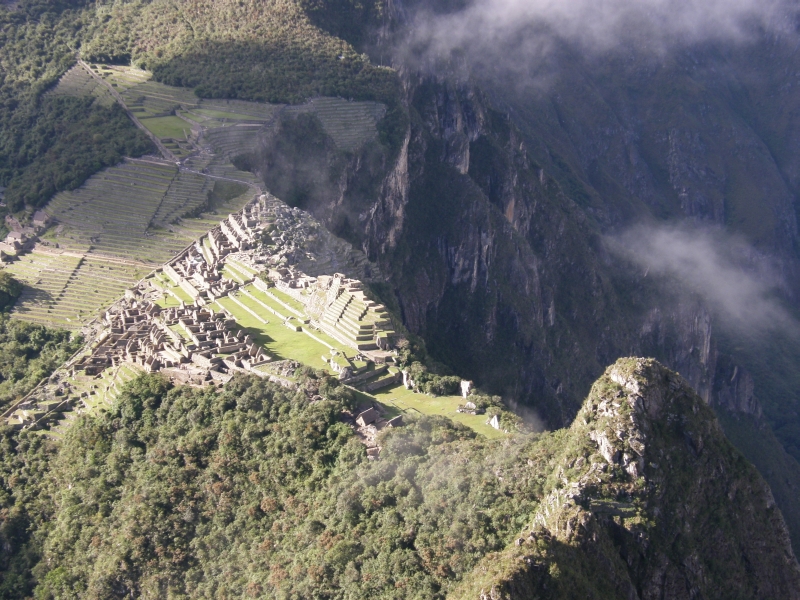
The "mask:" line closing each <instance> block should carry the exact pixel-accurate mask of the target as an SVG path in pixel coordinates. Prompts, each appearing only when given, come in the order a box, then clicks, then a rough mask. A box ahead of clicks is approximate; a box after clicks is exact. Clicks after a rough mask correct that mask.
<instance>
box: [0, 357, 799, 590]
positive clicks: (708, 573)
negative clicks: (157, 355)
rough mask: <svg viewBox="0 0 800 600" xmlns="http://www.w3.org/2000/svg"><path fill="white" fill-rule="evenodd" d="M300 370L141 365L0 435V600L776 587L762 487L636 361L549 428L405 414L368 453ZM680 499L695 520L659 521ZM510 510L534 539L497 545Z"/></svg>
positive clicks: (775, 521) (788, 563)
mask: <svg viewBox="0 0 800 600" xmlns="http://www.w3.org/2000/svg"><path fill="white" fill-rule="evenodd" d="M301 380H302V381H303V385H302V386H301V388H300V389H298V390H296V391H291V390H287V389H285V388H280V387H278V386H275V385H273V384H269V383H265V382H264V381H263V380H258V379H255V378H249V379H248V378H237V379H235V380H234V381H233V382H231V383H230V384H229V385H228V386H226V388H225V389H224V390H223V391H214V390H206V391H198V390H192V389H189V388H172V389H170V386H169V385H168V384H167V383H166V382H165V380H163V379H161V378H160V377H158V376H142V377H141V378H139V379H138V380H135V381H133V382H131V383H130V384H128V387H127V389H126V391H125V392H123V394H121V395H120V396H119V398H118V399H117V401H116V404H115V406H114V407H113V408H112V410H111V411H109V412H108V413H106V414H102V415H100V416H96V417H89V416H84V417H81V418H80V419H79V420H78V422H76V423H75V425H74V426H73V427H72V428H71V430H70V431H69V433H68V434H67V435H66V436H65V437H64V439H63V440H62V441H61V442H60V444H59V445H58V446H56V445H54V444H53V443H52V442H49V441H47V440H46V439H45V438H42V437H39V436H36V435H35V434H31V433H24V434H22V435H20V434H15V433H12V432H10V431H7V430H6V431H3V432H2V451H3V462H2V466H1V467H0V469H2V471H1V472H0V482H2V497H1V498H0V501H1V502H2V507H3V512H2V513H1V516H0V519H2V520H1V521H0V533H1V534H2V536H3V544H4V547H5V548H6V549H7V552H6V554H5V555H4V564H3V568H4V569H5V571H4V575H3V583H2V584H0V585H1V586H2V587H0V590H2V594H3V597H7V598H17V597H19V598H22V597H25V596H26V595H29V594H31V593H32V592H33V591H34V590H35V592H34V594H35V597H36V598H123V597H130V596H131V595H132V596H135V597H175V598H182V597H186V598H212V597H220V596H223V595H224V596H226V597H231V598H233V597H237V598H238V597H264V596H266V597H278V598H355V597H357V598H366V597H369V598H398V599H400V598H444V597H445V596H448V595H449V594H450V593H458V594H461V593H462V592H463V590H465V589H467V588H460V589H461V591H458V592H457V591H456V588H455V586H456V585H457V584H458V583H459V582H460V581H464V585H465V586H477V587H473V588H472V589H473V590H474V591H473V592H472V593H471V594H467V595H466V597H473V598H474V597H476V596H477V595H478V594H479V591H480V590H479V588H480V586H483V587H484V589H485V591H489V589H490V588H492V587H495V588H496V589H497V591H504V593H508V594H510V597H513V598H517V597H520V598H522V597H528V596H525V595H524V593H523V592H522V591H521V590H529V589H539V590H540V591H541V590H543V589H547V590H549V591H548V592H547V593H549V594H551V596H547V597H568V596H566V595H563V594H562V595H559V593H560V592H559V590H561V591H562V592H564V593H565V594H566V593H568V592H569V591H570V590H572V591H573V592H576V591H577V592H576V593H580V595H581V597H584V595H585V594H590V595H591V594H594V597H598V598H623V597H624V598H629V597H631V596H630V595H629V592H628V591H626V590H629V589H631V588H630V587H626V586H633V587H637V586H640V587H641V586H644V587H645V589H650V588H649V586H650V584H648V583H647V581H649V579H652V578H657V577H658V576H659V575H658V574H659V573H664V572H666V573H668V574H670V577H672V578H673V579H674V580H675V581H676V582H681V581H683V580H685V581H687V582H688V583H687V585H688V586H689V587H692V586H694V587H696V589H698V590H700V591H701V592H702V594H703V597H706V598H730V597H731V596H730V595H727V594H728V592H729V589H728V587H726V586H730V585H734V584H735V585H736V586H738V587H737V592H738V597H741V598H765V597H778V596H780V597H781V598H790V597H793V596H792V595H791V594H792V593H796V591H797V589H798V588H797V587H792V586H794V585H796V584H797V582H798V581H800V570H799V569H798V566H797V563H796V561H795V559H794V557H793V555H792V554H791V549H790V547H789V542H788V535H787V533H786V530H785V526H784V525H783V521H782V519H781V516H780V512H779V511H778V510H777V509H775V508H774V507H770V506H771V505H770V498H769V493H768V491H767V489H766V487H765V485H764V483H763V481H762V480H761V479H760V477H759V476H758V475H757V474H756V472H755V470H754V469H753V468H752V467H751V466H749V465H748V464H747V463H746V462H745V461H744V460H743V459H742V458H741V456H740V455H738V453H737V452H736V451H735V450H734V449H733V448H732V446H730V444H729V443H728V442H727V441H726V440H725V439H724V437H723V436H722V435H721V433H720V430H719V427H718V425H717V424H716V422H715V420H714V417H713V415H712V414H711V413H710V411H709V409H708V408H707V407H705V406H704V405H703V403H702V400H700V399H699V398H698V397H697V396H696V395H695V394H694V393H693V392H692V391H691V390H690V389H689V388H688V387H686V386H685V384H684V383H683V382H681V380H680V379H679V378H678V377H677V376H675V375H674V374H672V373H670V372H668V371H667V370H665V369H663V367H661V366H660V365H658V364H656V363H653V362H647V361H635V360H628V361H620V363H618V364H617V365H615V366H614V368H612V369H610V370H609V374H608V375H607V376H606V377H605V378H603V379H602V380H601V381H599V382H598V383H597V384H596V385H595V388H594V391H593V393H592V396H591V397H590V398H589V399H588V400H587V403H586V405H585V408H584V410H583V411H582V413H581V416H580V417H579V420H578V421H576V423H575V424H574V425H573V427H572V428H571V429H569V430H563V431H560V432H556V433H553V434H545V435H542V436H539V437H533V438H526V437H524V436H523V437H517V438H510V439H506V440H498V441H495V442H488V441H486V440H484V439H482V438H480V437H479V436H477V435H476V434H475V433H473V432H471V431H469V430H467V429H465V428H463V427H460V426H458V425H455V424H453V423H452V422H451V421H449V420H447V419H441V418H428V417H420V418H419V419H412V420H411V422H409V423H407V424H406V426H404V427H402V428H398V429H389V430H387V431H385V432H384V433H383V434H382V444H383V450H382V452H381V457H380V459H379V460H377V461H372V460H368V459H367V457H366V452H365V447H364V446H363V445H362V443H361V442H360V441H359V440H358V438H357V437H356V436H355V434H354V432H353V431H352V430H351V429H350V427H349V426H347V425H346V424H344V423H342V422H341V420H340V415H341V411H342V410H343V409H346V408H347V407H348V403H349V402H351V401H352V400H351V399H350V398H349V397H348V394H346V393H342V392H341V388H338V387H336V385H335V383H334V382H333V381H331V380H328V379H325V378H323V379H317V376H316V375H314V374H313V373H310V372H305V374H304V375H302V376H301ZM617 380H619V381H622V382H623V383H621V384H617V383H615V382H616V381H617ZM636 385H638V386H639V387H637V388H636V389H633V387H635V386H636ZM620 386H621V387H620ZM625 386H628V387H625ZM631 386H633V387H631ZM629 388H630V389H629ZM626 390H628V391H627V392H626ZM318 393H322V394H324V395H325V396H326V397H327V398H328V399H325V400H321V401H320V400H316V401H313V400H311V398H313V397H314V396H316V395H317V394H318ZM626 393H628V394H629V395H628V396H627V397H626V396H625V394H626ZM637 398H638V400H637ZM637 402H638V404H637ZM612 405H613V406H612ZM618 405H622V408H615V407H617V406H618ZM617 410H618V411H619V412H620V416H619V418H620V419H623V421H624V429H625V431H626V432H627V434H628V435H627V436H625V437H624V438H623V439H622V440H617V439H616V438H613V432H611V433H609V432H610V431H611V430H612V429H613V428H614V427H619V426H621V425H620V424H619V423H617V421H616V420H615V419H617V416H616V412H615V411H617ZM604 411H605V412H604ZM628 416H631V417H632V419H629V418H628ZM620 423H622V421H620ZM592 432H594V433H593V434H592ZM604 440H605V441H604ZM617 450H619V452H618V453H617ZM637 461H638V462H637ZM656 461H658V465H656ZM631 465H639V466H638V467H636V468H634V467H632V466H631ZM708 469H722V470H723V472H724V477H722V478H721V479H720V478H711V479H708V478H706V477H705V473H706V471H707V470H708ZM700 474H703V476H701V477H696V476H695V475H700ZM726 490H730V494H733V496H730V498H729V497H728V496H726V494H727V493H728V492H727V491H726ZM571 492H574V493H571ZM565 494H566V496H565ZM554 495H555V496H559V498H561V497H562V496H564V498H561V500H559V501H558V502H556V504H555V505H554V500H553V497H554ZM567 498H569V500H567ZM765 503H766V506H762V505H763V504H765ZM554 509H555V510H554ZM575 511H577V513H576V514H578V517H575V516H574V515H573V513H574V512H575ZM676 511H677V512H676ZM681 511H688V512H687V513H686V514H692V515H695V514H696V515H697V516H698V519H694V520H693V525H696V526H697V528H696V529H694V527H693V529H692V531H691V532H690V531H688V530H687V531H686V532H685V533H682V532H681V529H680V527H677V528H676V523H675V519H679V515H680V514H683V513H681ZM543 515H546V516H543ZM614 515H618V516H614ZM619 515H622V517H623V518H621V519H620V518H619ZM532 523H533V524H534V531H535V538H536V539H535V540H534V541H533V542H530V541H525V543H524V544H522V545H521V546H519V545H515V544H513V543H512V542H513V541H514V540H515V539H517V538H519V537H520V535H521V533H520V532H522V535H523V536H526V537H527V536H528V531H529V530H530V529H531V524H532ZM734 524H735V525H734ZM592 536H595V537H594V538H592ZM597 536H599V538H598V537H597ZM676 536H677V537H676ZM679 538H680V539H681V540H683V541H680V542H678V541H676V540H678V539H679ZM598 539H601V541H602V543H599V542H598V541H597V540H598ZM592 540H594V541H592ZM721 548H729V549H731V548H743V550H742V551H743V552H744V553H745V555H744V558H743V559H741V560H740V559H739V558H736V556H735V554H736V553H735V552H734V553H729V552H727V551H721ZM744 548H747V549H744ZM493 553H495V554H493ZM519 556H529V557H530V559H529V560H528V561H527V562H525V561H520V560H519ZM482 560H483V562H481V561H482ZM587 561H588V562H587ZM598 561H599V562H598ZM604 561H605V562H604ZM686 561H691V562H690V563H689V564H690V567H689V568H687V567H686V566H685V565H686V564H687V562H686ZM748 561H749V562H748ZM534 562H535V563H536V567H535V568H534V569H533V570H531V569H530V568H529V565H532V564H534ZM595 563H597V564H598V565H599V564H603V565H613V569H612V570H611V571H608V570H607V569H606V567H602V568H600V567H598V568H597V569H586V568H585V565H586V564H595ZM747 564H756V565H766V564H769V568H768V569H766V568H765V569H761V568H757V569H756V570H755V571H752V570H751V569H750V568H749V567H748V566H747ZM582 565H583V566H582ZM500 573H503V575H502V576H500V575H499V574H500ZM698 573H702V575H699V574H698ZM542 576H544V577H545V579H541V577H542ZM530 578H533V580H532V581H533V583H532V582H531V580H530ZM512 580H513V582H516V583H513V582H512V583H506V582H509V581H512ZM536 581H539V582H540V583H535V582H536ZM626 582H627V583H626ZM543 584H544V585H545V586H546V587H541V586H542V585H543ZM676 585H677V583H676ZM537 586H538V587H537ZM615 586H616V587H615ZM515 590H516V591H515ZM764 590H771V591H769V592H768V593H767V595H763V594H762V593H761V592H763V591H764ZM791 590H794V591H791ZM525 593H527V592H525ZM552 594H555V595H554V596H553V595H552ZM781 594H783V595H781ZM786 594H788V595H786ZM496 597H499V596H496ZM503 597H506V596H503ZM640 597H642V598H651V597H656V596H653V595H652V594H650V593H649V592H646V593H644V594H643V595H641V596H640ZM675 597H679V596H675ZM681 597H682V596H681Z"/></svg>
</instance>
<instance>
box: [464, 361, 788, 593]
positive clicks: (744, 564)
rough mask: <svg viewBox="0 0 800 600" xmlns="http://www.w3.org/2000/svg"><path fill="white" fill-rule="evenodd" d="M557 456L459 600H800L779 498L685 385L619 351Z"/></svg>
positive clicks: (566, 434) (656, 366) (659, 368)
mask: <svg viewBox="0 0 800 600" xmlns="http://www.w3.org/2000/svg"><path fill="white" fill-rule="evenodd" d="M558 441H559V444H557V445H556V448H557V449H556V450H554V452H553V453H552V455H551V456H550V457H549V458H550V461H551V464H552V466H553V467H554V471H555V476H553V477H551V478H550V479H549V481H548V487H549V491H548V492H547V494H546V495H545V496H544V499H543V500H542V502H541V503H540V505H539V508H538V509H537V510H536V512H535V514H534V515H533V516H532V520H531V525H530V527H529V528H527V529H526V530H525V531H523V532H521V534H520V537H519V538H518V540H517V542H516V543H515V544H514V545H513V546H512V547H510V548H509V549H507V550H506V551H504V552H502V553H499V554H495V555H489V556H487V558H486V559H485V560H484V561H483V564H482V565H481V566H479V567H478V568H476V569H475V571H474V572H473V576H472V578H471V580H469V581H467V582H465V584H464V585H463V586H462V587H461V589H460V590H458V591H457V592H456V593H454V594H452V597H454V598H479V597H480V598H482V599H489V598H491V599H493V600H499V599H500V598H503V599H511V598H625V599H628V600H633V599H642V600H644V599H651V598H652V599H656V598H675V599H682V598H686V599H689V598H709V599H710V598H720V599H722V598H776V599H777V598H786V599H792V598H800V566H799V565H798V563H797V560H796V559H795V556H794V555H793V553H792V550H791V547H790V543H789V535H788V532H787V530H786V526H785V525H784V522H783V519H782V517H781V514H780V512H779V511H778V509H777V508H776V506H775V502H774V500H773V498H772V494H771V493H770V491H769V488H768V487H767V485H766V483H765V482H764V481H763V480H762V479H761V477H760V476H759V475H758V474H757V472H756V471H755V469H754V468H753V467H752V466H751V465H750V464H749V463H747V462H746V461H745V460H744V459H743V457H742V456H741V455H740V454H739V453H738V452H737V451H736V450H735V449H734V448H733V446H732V445H731V444H730V442H728V440H727V439H726V438H725V436H724V434H723V433H722V430H721V428H720V427H719V425H718V423H717V421H716V419H715V417H714V415H713V413H712V412H711V410H710V409H709V407H708V406H707V404H706V403H705V402H704V401H703V399H701V398H700V397H699V396H698V395H697V394H696V393H694V391H693V390H692V389H691V388H690V387H689V385H688V384H687V383H686V382H685V380H683V379H682V378H681V377H679V376H678V375H677V374H675V373H674V372H671V371H669V370H668V369H666V368H664V367H663V366H661V365H660V364H659V363H657V362H655V361H653V360H644V359H621V360H619V361H617V363H616V364H614V365H612V366H611V367H609V369H608V370H607V371H606V372H605V374H604V375H603V377H601V378H600V379H599V380H598V381H597V382H596V383H595V384H594V386H593V388H592V391H591V393H590V395H589V397H588V398H587V400H586V402H585V404H584V406H583V407H582V409H581V410H580V412H579V413H578V416H577V418H576V420H575V422H574V423H573V425H572V426H571V427H570V429H569V430H568V431H566V432H564V434H563V437H562V438H560V439H559V440H558Z"/></svg>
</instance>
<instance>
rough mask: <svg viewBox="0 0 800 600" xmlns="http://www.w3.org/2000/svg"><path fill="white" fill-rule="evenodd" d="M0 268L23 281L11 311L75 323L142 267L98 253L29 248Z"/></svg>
mask: <svg viewBox="0 0 800 600" xmlns="http://www.w3.org/2000/svg"><path fill="white" fill-rule="evenodd" d="M6 270H7V271H8V272H9V273H13V274H14V275H15V276H17V277H18V278H19V279H20V280H21V281H24V282H25V288H24V289H23V292H22V294H21V295H20V298H19V300H18V301H17V303H16V304H15V306H14V309H13V311H12V312H11V316H12V317H14V318H20V319H25V320H26V321H33V322H36V323H42V324H45V325H55V326H58V327H64V328H66V329H77V328H79V327H81V325H83V324H84V323H85V322H86V321H89V320H90V319H92V318H94V317H96V316H97V315H98V313H99V312H100V311H101V310H103V309H105V308H106V307H108V305H109V304H111V303H112V302H114V301H115V300H116V299H117V298H119V297H120V296H121V295H122V294H123V292H124V291H125V290H126V289H127V288H129V287H130V286H131V285H133V284H134V283H135V282H136V281H138V280H139V279H141V278H142V277H143V276H144V275H145V274H146V273H147V271H148V268H147V267H145V266H143V265H137V264H135V263H129V262H119V261H113V260H108V259H106V258H102V257H94V256H86V257H83V258H77V257H75V256H71V255H67V254H62V255H59V254H55V253H54V254H48V253H44V252H37V251H34V252H31V253H28V254H25V255H24V256H23V257H22V258H20V259H19V260H17V261H15V262H13V263H11V264H10V265H9V266H8V267H6Z"/></svg>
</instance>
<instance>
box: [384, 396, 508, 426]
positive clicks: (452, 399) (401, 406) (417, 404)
mask: <svg viewBox="0 0 800 600" xmlns="http://www.w3.org/2000/svg"><path fill="white" fill-rule="evenodd" d="M374 398H375V400H377V401H378V402H380V403H381V404H383V405H384V406H388V407H394V408H395V409H396V410H398V411H400V412H402V413H417V414H423V415H438V416H441V417H447V418H448V419H452V420H453V421H456V422H457V423H462V424H464V425H466V426H467V427H469V428H470V429H472V430H473V431H475V432H477V433H480V434H481V435H483V436H486V437H487V438H489V439H496V438H501V437H504V436H505V435H506V434H504V433H503V432H502V431H498V430H497V429H495V428H494V427H491V426H490V425H487V424H486V421H488V420H489V416H488V415H467V414H463V413H458V412H456V409H457V408H458V405H459V404H463V402H464V400H463V399H462V398H461V396H437V397H433V396H428V395H427V394H415V393H414V392H413V391H411V390H407V389H406V388H405V387H404V386H403V385H396V386H394V387H391V388H385V389H383V390H379V391H378V392H376V393H375V394H374Z"/></svg>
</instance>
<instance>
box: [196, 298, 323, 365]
mask: <svg viewBox="0 0 800 600" xmlns="http://www.w3.org/2000/svg"><path fill="white" fill-rule="evenodd" d="M237 299H238V300H239V301H240V302H242V303H243V304H246V305H248V306H251V307H255V306H257V305H254V304H247V302H245V301H246V300H247V298H246V297H242V296H239V297H238V298H237ZM212 307H213V308H214V309H215V310H219V309H220V308H225V309H226V310H227V311H228V312H230V313H231V314H232V315H233V316H234V318H235V319H236V321H237V322H238V323H239V324H240V325H241V326H242V327H245V328H246V329H247V330H248V331H249V332H250V333H251V334H252V335H253V337H254V338H255V340H256V342H257V343H258V344H260V345H261V346H263V347H264V349H265V350H266V351H267V354H269V355H270V356H272V357H273V358H274V359H276V360H283V359H289V358H290V359H293V360H296V361H299V362H301V363H303V364H304V365H308V366H310V367H314V368H315V369H324V370H326V371H328V372H329V373H331V372H332V371H331V370H330V367H329V366H328V365H327V364H326V363H325V362H323V360H322V356H323V355H326V354H329V353H330V350H329V348H328V347H327V346H324V345H322V344H320V343H319V342H317V341H316V340H314V339H313V338H311V337H309V336H308V335H306V334H305V333H303V332H301V331H292V330H291V329H289V328H288V327H286V326H285V325H283V323H282V322H281V321H280V320H279V319H278V318H277V317H275V315H273V314H271V313H266V311H264V310H263V309H262V310H261V311H257V312H259V314H261V315H263V316H264V318H266V319H267V320H268V321H269V322H268V323H267V324H264V323H262V322H261V321H258V320H256V319H255V318H254V317H253V316H252V315H251V314H250V313H248V312H247V311H246V310H244V309H243V308H242V307H241V306H239V305H237V304H236V303H235V302H234V301H233V300H231V299H230V298H220V299H219V300H217V301H216V302H215V303H214V304H213V305H212ZM253 310H256V309H255V308H253Z"/></svg>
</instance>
